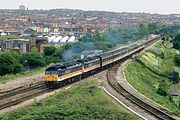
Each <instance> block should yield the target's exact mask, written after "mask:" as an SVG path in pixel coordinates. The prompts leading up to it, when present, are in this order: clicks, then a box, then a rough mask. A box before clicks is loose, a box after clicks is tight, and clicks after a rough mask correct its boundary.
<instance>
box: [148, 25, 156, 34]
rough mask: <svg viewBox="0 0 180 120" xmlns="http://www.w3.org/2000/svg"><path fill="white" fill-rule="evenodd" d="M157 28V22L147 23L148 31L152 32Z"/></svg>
mask: <svg viewBox="0 0 180 120" xmlns="http://www.w3.org/2000/svg"><path fill="white" fill-rule="evenodd" d="M156 29H157V24H156V23H149V24H148V31H149V32H150V33H152V32H154V31H155V30H156Z"/></svg>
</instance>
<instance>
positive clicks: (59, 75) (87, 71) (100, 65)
mask: <svg viewBox="0 0 180 120" xmlns="http://www.w3.org/2000/svg"><path fill="white" fill-rule="evenodd" d="M159 39H160V36H157V37H156V38H153V39H151V40H149V41H147V42H144V43H134V44H131V45H128V46H126V47H123V48H119V49H115V50H112V51H109V52H105V53H103V54H101V55H98V56H91V57H87V58H85V59H78V60H74V61H69V62H65V63H62V64H60V65H54V66H52V67H49V68H47V69H46V70H45V77H44V80H45V83H46V85H47V86H48V87H49V88H56V87H59V86H62V85H66V84H68V83H72V82H75V81H78V80H80V79H83V78H85V77H87V76H90V75H92V74H95V73H97V72H99V71H101V70H104V69H106V68H108V67H110V66H112V65H113V64H117V63H118V62H120V61H123V60H125V59H127V58H128V57H130V56H132V55H133V54H136V53H138V52H139V51H141V50H143V49H144V48H145V47H147V46H149V45H151V44H153V43H154V42H156V41H158V40H159Z"/></svg>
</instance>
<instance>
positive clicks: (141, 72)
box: [125, 42, 180, 116]
mask: <svg viewBox="0 0 180 120" xmlns="http://www.w3.org/2000/svg"><path fill="white" fill-rule="evenodd" d="M179 53H180V51H178V50H175V49H173V48H171V44H170V43H169V42H166V43H165V45H163V44H162V43H157V44H156V45H155V47H153V48H151V49H150V50H146V51H145V52H144V53H143V54H142V55H141V56H140V59H139V60H135V61H132V62H130V64H129V65H128V66H127V68H126V70H125V75H126V78H127V80H128V82H129V83H130V84H131V85H132V86H133V87H134V88H135V89H137V90H138V91H139V92H140V93H142V94H144V95H145V96H147V97H148V98H150V99H152V100H153V101H155V102H157V103H158V104H160V105H161V106H163V107H165V108H166V109H168V111H169V113H171V114H174V115H178V116H180V97H173V96H171V95H169V94H168V95H165V96H162V95H159V94H158V93H157V91H158V88H159V86H164V88H163V89H164V90H165V91H167V93H168V91H169V90H170V89H172V88H178V89H180V83H179V84H173V83H172V82H171V81H170V79H168V77H169V76H170V73H171V72H172V71H173V69H174V70H175V71H177V72H179V73H180V68H179V67H177V66H175V64H174V56H175V54H179Z"/></svg>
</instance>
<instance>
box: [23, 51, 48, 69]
mask: <svg viewBox="0 0 180 120" xmlns="http://www.w3.org/2000/svg"><path fill="white" fill-rule="evenodd" d="M21 63H22V64H23V65H24V66H29V67H32V68H33V67H40V66H43V65H44V64H45V60H44V58H43V56H42V55H41V54H40V53H35V52H29V53H25V54H23V55H22V57H21Z"/></svg>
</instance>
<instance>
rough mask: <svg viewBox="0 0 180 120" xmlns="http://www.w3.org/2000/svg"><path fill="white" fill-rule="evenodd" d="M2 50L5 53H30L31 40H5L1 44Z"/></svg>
mask: <svg viewBox="0 0 180 120" xmlns="http://www.w3.org/2000/svg"><path fill="white" fill-rule="evenodd" d="M1 47H2V48H1V50H2V51H3V52H11V51H16V52H22V53H26V52H29V51H30V40H29V39H9V40H3V41H2V43H1Z"/></svg>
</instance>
